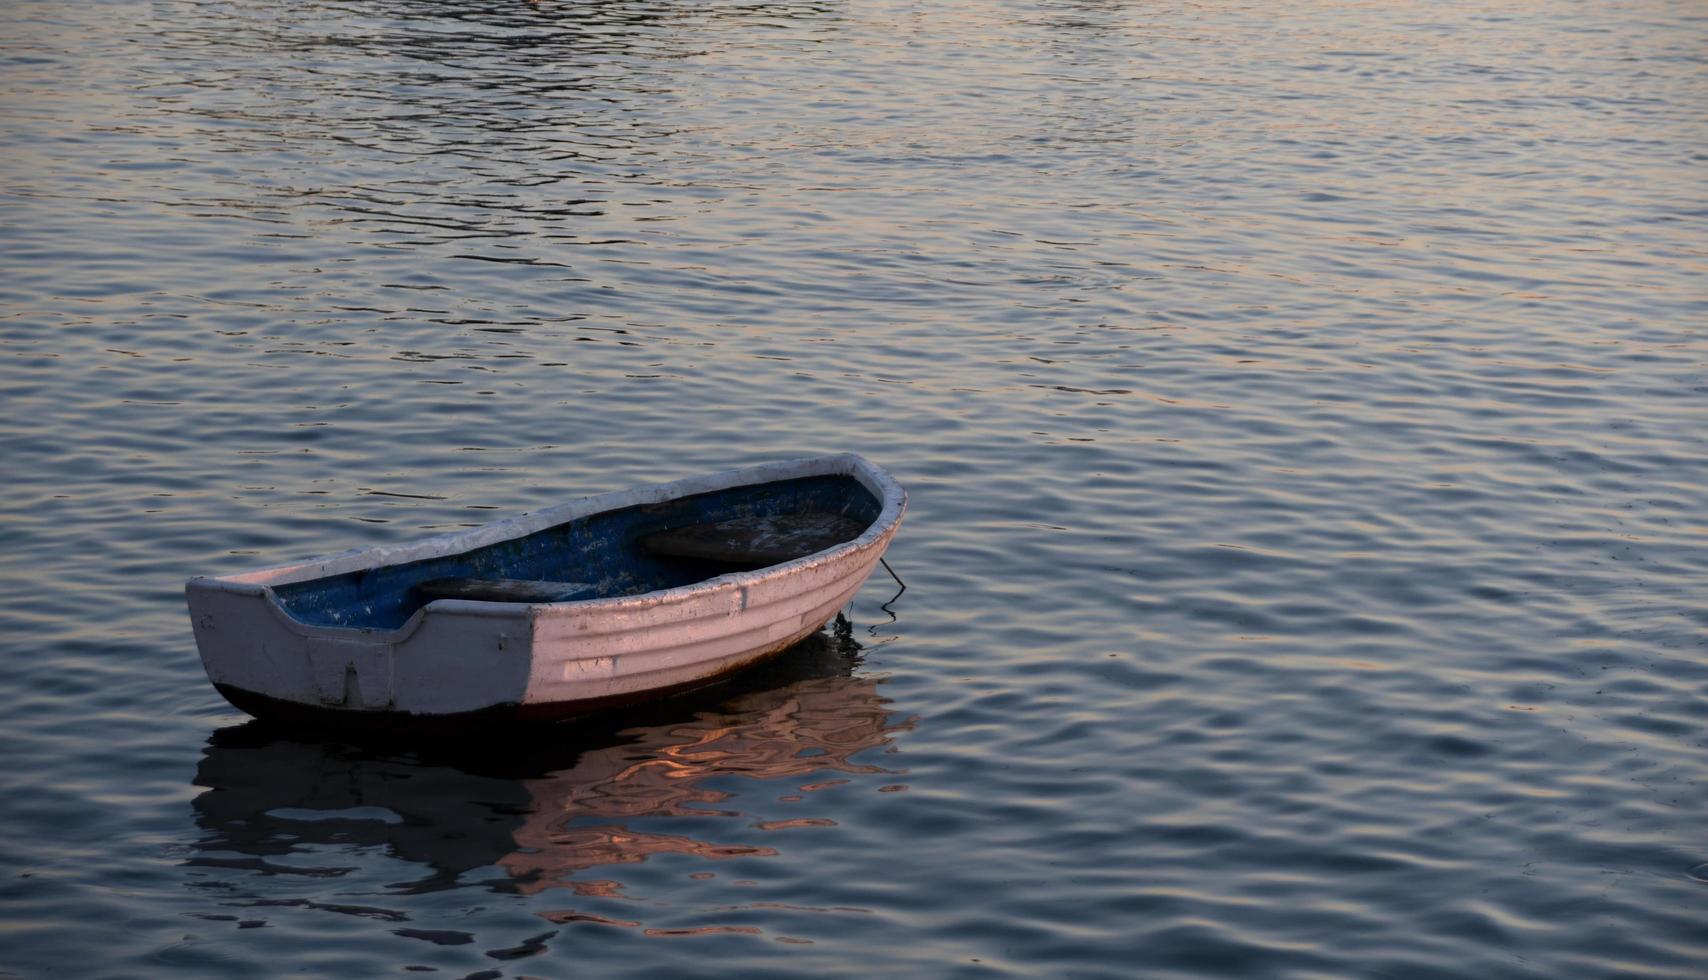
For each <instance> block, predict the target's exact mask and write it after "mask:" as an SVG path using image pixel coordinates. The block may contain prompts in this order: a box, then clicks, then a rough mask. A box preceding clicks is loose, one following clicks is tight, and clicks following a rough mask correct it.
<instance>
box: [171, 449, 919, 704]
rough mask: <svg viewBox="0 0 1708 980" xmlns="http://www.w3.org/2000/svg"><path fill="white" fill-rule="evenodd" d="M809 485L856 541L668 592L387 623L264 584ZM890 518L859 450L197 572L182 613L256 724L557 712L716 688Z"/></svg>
mask: <svg viewBox="0 0 1708 980" xmlns="http://www.w3.org/2000/svg"><path fill="white" fill-rule="evenodd" d="M825 474H841V475H847V476H850V477H853V478H855V479H857V480H858V481H859V482H860V483H861V484H862V485H863V486H864V487H865V488H866V489H867V491H868V492H870V493H871V494H872V495H873V496H874V497H875V498H877V500H878V501H879V503H880V504H881V509H880V511H879V514H878V517H877V519H876V520H874V521H873V522H872V524H871V525H870V527H869V528H868V529H867V530H866V531H865V532H864V533H863V534H861V535H860V536H859V537H857V538H855V539H853V540H852V541H849V542H846V543H845V544H843V545H840V546H837V547H835V548H831V549H828V550H826V551H822V552H819V553H817V554H814V555H810V556H807V557H805V558H802V559H798V560H796V561H792V562H786V563H784V564H781V565H773V566H769V567H766V568H761V569H756V570H754V571H749V572H739V573H733V574H728V575H721V576H718V577H715V578H712V579H708V580H706V581H703V582H697V583H693V584H691V585H688V586H683V587H679V588H671V589H663V590H660V591H656V592H649V593H644V594H641V595H634V596H619V597H613V598H606V599H592V600H582V601H573V602H561V603H544V604H520V603H496V602H478V601H470V600H460V599H449V600H439V601H435V602H432V603H430V604H428V605H427V606H426V607H425V608H423V609H421V610H420V611H418V612H417V613H416V614H415V615H413V616H411V617H410V618H409V620H408V621H407V622H405V623H404V624H403V625H402V626H400V627H399V628H397V629H393V630H380V629H372V628H366V629H364V628H347V627H330V626H320V625H311V624H308V623H304V622H302V621H300V620H298V619H295V618H293V617H292V616H291V615H290V614H288V613H287V612H286V611H285V610H284V609H282V608H281V607H280V605H279V603H278V602H277V601H275V598H276V597H275V595H274V593H273V591H272V588H271V586H272V585H274V584H288V583H292V582H300V581H303V580H305V579H309V578H311V577H312V576H316V575H318V576H327V575H333V574H349V573H350V571H351V570H352V569H355V570H357V571H360V570H362V569H365V568H368V567H378V566H381V565H385V564H388V563H389V564H396V563H398V562H400V561H420V560H422V559H423V558H428V559H431V558H433V557H434V556H435V555H439V554H452V553H455V552H456V549H458V548H464V549H466V548H468V547H470V546H471V542H474V543H475V544H486V543H490V542H491V541H494V540H504V538H503V535H504V534H505V533H509V534H511V535H513V536H521V535H527V534H534V533H538V532H539V531H540V530H541V529H542V528H545V527H550V526H552V524H553V522H561V521H564V520H568V519H571V518H574V517H576V516H578V515H581V514H586V513H593V512H597V511H599V510H601V509H605V510H609V509H612V508H616V507H622V506H632V505H633V504H634V503H636V502H637V501H638V502H641V503H646V502H648V501H656V500H668V499H671V498H672V496H673V495H684V494H693V493H703V492H706V491H708V490H719V489H722V488H727V487H737V486H741V485H744V484H748V483H759V482H763V481H766V480H777V479H790V478H795V477H799V476H818V475H825ZM905 507H906V496H905V494H904V493H902V491H901V489H900V487H899V486H897V485H896V484H895V481H894V480H893V479H892V478H891V477H889V475H888V474H887V473H884V472H883V471H882V470H880V469H878V468H877V467H875V466H873V465H872V464H870V463H867V462H866V461H865V460H862V459H860V458H859V457H854V456H832V457H821V458H818V459H810V460H796V461H793V462H790V463H782V464H771V465H770V466H764V467H754V468H751V469H748V470H738V471H734V472H731V473H726V474H717V475H715V476H712V477H700V478H695V479H692V480H684V481H678V482H677V483H675V484H666V485H662V486H660V487H649V488H641V489H639V490H635V491H625V492H623V493H619V494H606V495H603V496H601V497H594V498H588V500H585V501H578V502H575V503H573V504H569V505H564V506H563V507H560V508H554V509H552V510H551V511H547V512H543V513H542V514H540V515H533V516H530V517H527V518H519V519H516V520H514V521H510V522H501V523H500V524H499V525H494V526H489V527H487V528H481V529H476V530H475V531H472V532H467V533H466V534H462V535H450V536H444V537H442V538H438V539H432V540H431V541H429V542H425V543H419V544H417V545H413V546H403V547H393V548H378V549H369V550H368V551H364V552H349V553H346V554H344V555H337V556H332V557H331V558H328V559H320V560H317V561H314V562H306V563H302V564H300V565H293V566H285V567H283V568H280V569H269V570H264V571H262V572H255V573H249V574H247V575H240V576H231V577H228V578H223V579H195V580H192V581H191V583H190V585H189V588H188V594H189V599H190V607H191V616H192V622H193V623H194V625H195V632H196V640H197V646H198V648H199V649H200V651H201V654H202V660H203V664H204V666H205V667H206V668H207V671H208V676H209V679H210V680H212V681H213V682H214V685H215V687H216V688H218V689H219V690H220V691H221V693H222V694H224V695H225V697H226V698H227V700H229V701H231V703H232V704H233V705H234V706H236V707H238V708H239V709H241V710H244V711H246V712H249V713H251V714H255V715H257V716H258V717H273V718H280V719H285V720H293V719H294V720H298V721H312V722H313V723H314V724H318V725H335V726H337V727H345V728H349V727H360V728H387V727H395V726H396V725H398V724H399V723H406V724H408V725H411V726H417V727H418V726H420V725H422V724H424V723H434V722H443V723H445V725H446V726H449V727H480V726H489V725H491V724H494V723H501V722H505V721H512V720H524V721H529V720H532V721H539V720H550V719H555V718H565V717H573V716H576V715H581V714H586V713H589V712H598V711H604V710H608V709H610V708H612V707H617V706H621V705H623V704H632V703H634V702H637V701H643V700H652V699H655V698H659V697H662V696H667V695H669V694H672V693H676V692H680V691H684V690H690V689H693V688H696V687H701V686H705V685H707V684H711V683H715V682H717V681H718V680H720V679H722V678H724V677H727V676H728V675H729V674H731V673H733V672H735V671H739V670H741V669H743V668H745V667H747V666H750V665H752V664H754V663H756V662H758V661H760V660H763V659H766V658H767V657H770V656H772V655H774V654H776V653H778V652H780V651H782V650H784V649H787V648H788V647H789V646H791V645H793V644H795V643H797V642H799V641H800V640H802V639H804V638H805V637H807V636H809V635H811V634H812V633H814V632H816V631H817V630H819V629H820V628H822V627H823V625H824V624H825V623H826V622H827V621H829V619H830V618H831V617H832V616H834V615H835V614H836V613H837V611H838V610H840V609H842V608H843V607H844V606H846V605H847V604H848V603H849V602H850V601H851V600H852V599H853V597H854V595H855V593H856V592H858V590H859V588H860V586H861V585H862V584H863V583H864V582H865V581H866V579H867V577H868V576H870V575H871V573H872V571H873V569H874V568H875V567H876V566H877V563H878V560H879V558H880V557H881V556H882V555H883V553H884V550H885V548H887V547H888V545H889V542H890V540H891V538H892V537H893V536H894V534H895V531H896V529H897V527H898V526H899V525H900V521H901V517H902V513H903V511H904V510H905ZM495 529H496V532H495Z"/></svg>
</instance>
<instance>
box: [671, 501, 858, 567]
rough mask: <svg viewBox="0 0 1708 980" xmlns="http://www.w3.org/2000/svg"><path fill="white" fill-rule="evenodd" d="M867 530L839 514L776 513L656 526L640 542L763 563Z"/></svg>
mask: <svg viewBox="0 0 1708 980" xmlns="http://www.w3.org/2000/svg"><path fill="white" fill-rule="evenodd" d="M865 530H866V525H865V524H863V523H861V522H860V521H857V520H854V519H853V518H851V517H844V516H842V515H841V514H831V513H805V514H778V515H775V516H772V517H741V518H737V519H735V520H732V521H718V522H716V523H712V524H694V525H691V526H689V527H679V528H673V529H671V530H668V531H657V532H654V533H652V534H648V535H646V536H644V537H642V538H641V539H640V541H639V544H640V547H641V550H642V551H644V552H646V553H647V554H649V555H651V556H653V557H654V558H693V559H699V560H701V561H713V562H721V563H724V564H730V565H747V566H749V567H753V568H759V567H762V566H765V565H777V564H781V563H782V562H786V561H794V560H795V559H796V558H804V557H806V556H807V555H810V554H812V553H814V552H817V551H823V550H824V549H826V548H834V547H835V546H837V545H839V544H842V543H843V542H844V541H848V540H850V539H853V538H856V537H859V536H860V534H861V532H863V531H865Z"/></svg>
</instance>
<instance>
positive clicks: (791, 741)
mask: <svg viewBox="0 0 1708 980" xmlns="http://www.w3.org/2000/svg"><path fill="white" fill-rule="evenodd" d="M858 665H859V644H858V643H856V642H855V641H854V640H853V639H852V638H850V637H848V636H846V635H836V634H832V633H819V634H816V635H814V636H812V637H809V638H808V639H807V640H806V641H804V642H803V643H801V644H800V645H799V646H798V647H797V648H796V649H795V650H792V651H790V652H789V653H786V654H785V655H783V656H782V657H781V658H779V659H778V660H776V661H774V662H773V663H771V664H768V665H766V666H764V667H761V668H757V669H755V670H753V671H749V672H747V673H746V674H743V675H741V676H739V677H738V678H736V679H735V680H733V681H731V682H730V683H729V684H727V685H725V686H723V687H721V688H719V689H718V690H716V691H715V692H710V693H705V694H701V695H699V696H695V697H684V698H677V699H674V700H672V701H669V702H665V703H662V704H660V705H656V706H652V707H651V708H649V709H648V710H647V712H646V713H645V714H644V716H643V715H637V713H636V712H635V711H629V712H626V713H625V714H623V715H622V716H620V717H619V718H618V719H617V720H611V721H606V722H604V723H603V724H600V723H598V722H589V723H582V724H579V725H575V726H566V727H560V728H554V729H544V730H540V731H534V732H524V733H521V734H519V735H517V736H516V737H515V738H514V739H512V740H510V741H491V740H488V741H484V742H479V743H474V744H463V743H458V744H448V745H443V746H439V745H408V746H383V745H372V744H352V743H348V742H343V741H317V740H313V739H312V738H310V737H307V736H304V735H302V734H301V733H291V732H285V731H282V730H279V729H275V728H271V727H268V726H266V725H265V724H263V723H261V722H253V721H252V722H249V723H246V724H243V725H238V726H235V727H232V728H226V729H222V730H220V731H218V732H216V733H214V735H213V736H212V737H211V738H210V739H209V742H208V746H207V749H206V752H205V755H204V757H203V759H202V761H201V764H200V765H199V767H198V769H197V773H196V785H198V786H203V787H206V791H205V792H203V793H202V794H201V795H200V796H198V797H196V799H195V800H194V802H193V806H194V809H195V815H196V821H197V824H198V825H199V826H200V827H201V828H202V830H203V831H204V835H203V837H202V839H201V840H200V841H199V842H198V844H197V852H198V853H197V854H196V856H194V857H192V858H191V859H190V860H189V862H188V864H190V865H192V866H196V867H199V868H225V869H232V870H239V871H251V872H257V873H262V874H294V875H309V876H320V877H344V876H346V875H351V874H359V873H360V872H359V869H358V868H353V867H349V866H348V865H349V864H350V861H351V859H353V858H362V857H363V856H366V858H369V859H371V858H372V857H374V856H377V855H384V856H385V857H389V858H393V859H397V860H402V861H407V862H411V863H413V864H417V865H421V866H425V867H426V868H428V869H430V873H429V875H428V876H427V877H426V878H423V879H421V880H419V881H415V882H413V883H410V884H406V885H392V887H391V889H388V890H391V891H392V892H393V893H394V894H399V893H404V894H406V893H412V892H421V891H432V890H437V889H442V888H452V887H457V886H458V885H459V884H469V883H468V882H462V881H460V879H461V877H462V876H463V875H465V874H466V873H468V872H471V871H474V870H476V869H483V868H491V867H493V866H495V865H496V866H498V867H501V868H503V869H504V870H505V871H506V872H507V877H506V878H505V879H504V880H503V882H502V883H501V884H500V885H499V887H502V888H505V889H506V890H515V891H520V892H523V893H532V892H536V891H539V890H541V889H545V888H551V887H571V888H575V889H576V890H578V891H582V892H592V893H600V892H602V891H606V890H609V889H610V888H613V887H615V886H613V885H612V884H611V883H608V882H599V881H573V880H571V879H572V877H573V876H574V875H575V874H576V873H578V872H582V871H585V870H587V869H590V868H596V867H600V866H604V865H613V864H628V863H634V862H639V861H644V860H646V859H647V858H648V857H650V856H652V855H654V854H665V853H676V854H693V855H699V856H704V857H710V858H719V857H733V856H751V855H764V854H774V853H776V852H775V851H774V850H772V849H770V848H767V847H763V846H753V845H739V844H737V845H727V844H724V845H720V844H717V843H713V842H708V841H703V840H698V839H696V838H694V837H692V836H686V835H678V834H665V833H656V832H651V831H648V830H643V829H640V828H637V827H635V826H633V823H634V822H635V821H638V820H643V819H648V818H655V817H693V818H702V819H703V818H707V817H717V816H726V817H727V816H740V815H741V814H739V813H735V812H732V811H729V810H727V809H722V808H721V807H722V805H723V804H725V803H726V802H728V801H729V800H730V798H731V797H732V796H735V795H736V794H735V793H734V792H732V791H728V790H722V789H719V788H717V787H716V786H713V785H708V784H709V782H710V781H711V780H713V779H714V778H716V777H730V776H740V777H749V778H752V779H757V780H783V779H787V780H802V781H803V785H802V786H801V787H800V788H802V789H813V788H817V786H816V785H815V784H834V782H835V780H836V778H837V777H836V775H832V774H840V775H842V776H857V775H858V774H885V773H888V772H889V770H885V769H883V768H881V767H879V766H876V765H873V764H872V763H870V762H862V761H856V760H855V756H856V755H857V754H859V753H861V752H865V751H867V750H870V749H874V748H880V747H882V746H884V745H887V744H888V743H889V742H890V740H891V736H892V734H893V733H895V732H897V731H899V730H902V729H904V728H906V727H908V723H906V722H902V723H892V722H891V721H890V714H889V712H888V711H887V710H885V706H886V705H887V703H888V702H887V701H886V700H885V699H884V698H882V697H881V696H879V694H878V684H879V680H878V679H877V678H874V677H871V676H869V675H864V674H860V673H858V672H857V671H856V668H857V666H858ZM540 743H549V744H544V745H542V744H540ZM796 788H797V787H795V786H790V787H789V789H788V790H787V792H794V791H795V790H796ZM828 823H829V821H825V820H811V819H807V820H800V821H779V822H776V823H775V824H765V823H761V824H759V826H760V827H761V828H765V829H772V828H773V827H780V826H798V825H801V824H807V825H812V824H818V825H823V824H828ZM329 856H331V857H332V860H331V862H330V863H331V864H334V865H338V866H335V867H323V866H309V865H308V864H306V863H305V862H322V863H324V862H327V860H328V857H329ZM480 883H481V884H484V885H491V884H493V883H492V882H491V881H490V880H489V879H487V878H483V880H482V881H481V882H480Z"/></svg>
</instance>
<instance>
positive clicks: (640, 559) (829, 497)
mask: <svg viewBox="0 0 1708 980" xmlns="http://www.w3.org/2000/svg"><path fill="white" fill-rule="evenodd" d="M880 510H882V502H881V501H880V500H878V498H876V497H875V496H873V495H872V493H871V492H870V491H868V490H867V489H866V488H865V487H864V486H861V484H860V482H859V481H858V480H855V479H854V478H853V477H848V476H809V477H799V478H796V479H791V480H779V481H776V482H773V483H760V484H748V485H744V486H738V487H730V488H728V489H725V490H716V491H712V492H710V493H702V494H695V495H693V496H688V497H679V498H676V499H674V500H666V501H661V502H659V503H655V504H641V505H637V506H633V507H624V508H621V509H618V510H610V511H604V512H601V513H597V514H589V515H587V516H585V517H578V518H576V519H574V520H571V521H567V522H565V523H563V524H558V525H555V526H553V527H548V528H545V529H543V530H540V531H536V532H534V533H533V534H530V535H527V536H525V537H520V538H514V539H511V540H509V541H500V542H497V543H495V544H489V545H486V546H484V547H480V548H475V549H472V550H469V551H466V552H462V553H460V554H454V555H443V556H440V557H438V558H428V559H424V560H422V561H416V562H409V563H406V564H399V565H386V566H382V567H379V568H369V569H362V570H360V571H355V572H347V573H344V574H342V575H330V576H327V577H325V578H318V579H309V580H307V581H304V582H293V583H290V584H288V585H278V586H274V587H273V595H274V597H275V598H276V599H277V601H278V603H279V605H280V606H281V607H283V608H284V610H285V611H286V613H288V614H289V615H290V616H291V617H292V618H293V619H295V620H297V621H298V622H301V623H306V624H309V625H312V626H340V627H350V628H360V629H379V630H391V629H396V628H398V627H399V626H402V625H403V624H404V623H405V622H406V621H408V619H409V617H410V616H412V615H414V614H415V612H416V610H418V609H420V608H421V607H422V606H423V605H425V604H426V601H427V600H425V599H424V598H422V597H421V596H420V595H418V594H417V593H416V591H415V586H416V585H417V584H419V583H422V582H426V581H428V580H434V579H446V578H471V579H524V580H544V581H550V582H579V583H585V584H586V590H585V594H584V595H576V596H575V597H574V598H576V599H604V598H610V597H613V596H626V595H641V594H644V593H647V592H654V591H657V590H659V589H671V588H677V587H679V586H684V585H692V584H693V583H695V582H700V581H704V580H706V579H708V578H713V577H716V576H718V575H725V574H728V573H730V572H732V571H742V570H745V569H744V568H743V567H742V566H740V565H732V564H730V563H727V562H717V561H707V560H704V559H690V558H669V557H659V556H655V555H652V554H648V553H647V551H646V550H645V549H643V548H641V547H640V546H639V544H638V543H637V542H638V541H639V540H640V539H641V538H644V537H646V536H648V535H651V534H655V533H657V532H661V531H671V530H676V529H678V528H684V527H692V526H695V525H702V524H713V523H718V522H722V521H731V520H739V519H743V518H752V517H779V516H784V515H795V514H835V515H840V516H842V517H846V518H849V519H852V520H854V521H856V522H858V524H859V525H860V527H861V528H862V529H865V528H867V527H870V526H871V524H872V522H873V521H875V520H877V517H878V513H879V511H880ZM749 567H752V566H749ZM758 567H763V566H758Z"/></svg>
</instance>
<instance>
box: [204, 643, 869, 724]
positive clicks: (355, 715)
mask: <svg viewBox="0 0 1708 980" xmlns="http://www.w3.org/2000/svg"><path fill="white" fill-rule="evenodd" d="M843 623H846V620H841V619H839V620H838V626H837V632H838V635H842V634H843V631H844V629H845V627H844V626H843V625H842V624H843ZM821 628H822V627H821ZM814 632H815V633H816V632H817V631H816V630H815V631H814ZM799 642H800V641H792V642H788V643H783V644H779V645H778V646H776V647H773V648H771V649H768V650H762V651H760V652H758V653H756V654H755V655H754V656H753V657H751V658H749V659H747V660H744V661H742V662H741V663H739V664H736V665H735V666H732V667H731V668H729V669H728V670H726V671H724V672H722V673H720V674H716V675H713V676H711V677H705V678H700V679H698V680H693V681H689V682H687V683H683V684H675V685H671V686H670V687H655V688H650V689H648V690H645V691H636V692H634V693H633V694H621V695H612V696H608V697H600V698H583V699H581V700H577V701H554V702H547V703H536V704H516V703H510V704H496V705H493V706H492V707H490V708H482V709H480V710H478V711H462V712H457V713H455V714H443V715H426V714H416V713H413V712H409V711H353V710H351V709H348V708H329V707H323V706H320V705H311V704H302V703H300V702H297V701H286V700H283V699H281V698H275V697H271V696H269V695H266V694H260V693H257V692H255V691H249V690H245V689H243V688H241V687H232V686H231V685H229V684H215V685H214V688H215V689H216V690H218V691H219V693H220V695H221V696H222V697H224V698H225V699H226V700H227V701H229V702H231V705H232V707H235V708H236V709H237V710H239V711H242V712H244V713H245V714H249V715H253V716H254V717H256V718H259V719H261V720H262V721H266V722H271V723H276V724H279V725H286V726H291V727H301V728H313V729H322V730H326V731H333V732H339V733H344V734H363V735H377V736H385V737H390V736H409V737H423V736H450V735H463V734H468V733H471V732H489V731H494V730H503V729H510V728H534V727H543V726H551V725H560V724H563V723H565V722H571V721H582V720H598V719H601V718H603V717H606V716H608V715H609V714H610V713H611V712H613V711H617V710H620V709H624V708H632V707H634V706H636V705H652V704H655V703H656V702H659V701H663V700H665V699H668V698H674V697H678V696H681V695H684V694H688V693H691V692H700V691H706V690H709V689H715V688H719V687H722V686H724V685H726V684H728V683H729V682H730V681H731V680H732V678H733V677H734V676H735V675H738V674H742V673H745V672H746V671H748V670H749V669H750V668H752V667H754V666H756V665H758V664H761V663H763V662H764V661H767V660H770V659H772V658H774V657H776V656H778V655H779V654H781V653H783V652H784V651H786V650H788V649H789V648H791V647H793V646H796V645H798V643H799Z"/></svg>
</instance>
